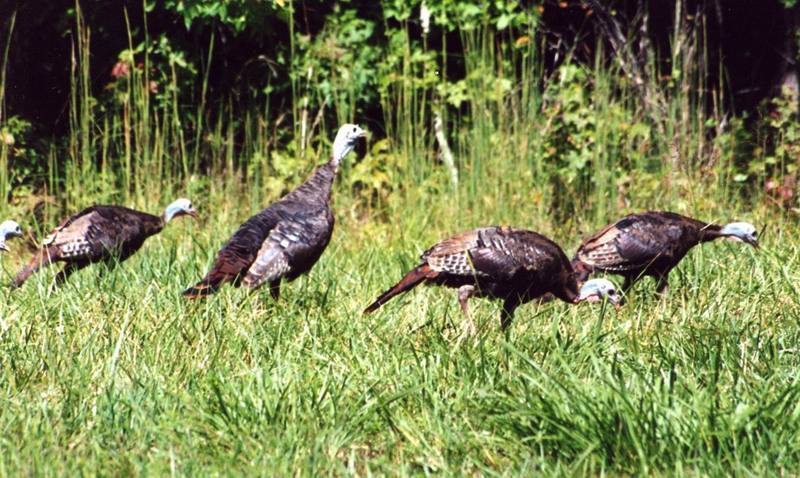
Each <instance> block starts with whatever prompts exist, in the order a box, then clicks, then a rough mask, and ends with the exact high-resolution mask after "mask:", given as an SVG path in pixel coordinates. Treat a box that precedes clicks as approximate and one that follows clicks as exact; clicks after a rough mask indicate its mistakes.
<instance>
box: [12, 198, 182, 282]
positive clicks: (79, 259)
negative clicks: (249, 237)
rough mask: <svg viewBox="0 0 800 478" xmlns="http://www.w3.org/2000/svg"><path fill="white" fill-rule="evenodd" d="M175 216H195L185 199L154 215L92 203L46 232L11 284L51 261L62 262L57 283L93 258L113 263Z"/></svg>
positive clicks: (136, 248) (129, 252) (23, 279)
mask: <svg viewBox="0 0 800 478" xmlns="http://www.w3.org/2000/svg"><path fill="white" fill-rule="evenodd" d="M179 216H192V217H197V213H196V212H195V210H194V208H193V207H192V202H191V201H189V200H188V199H178V200H176V201H175V202H173V203H171V204H170V205H169V206H167V208H166V209H165V211H164V215H163V216H154V215H152V214H147V213H145V212H140V211H134V210H133V209H128V208H126V207H122V206H92V207H89V208H86V209H84V210H83V211H81V212H79V213H78V214H75V215H74V216H71V217H69V218H67V219H65V220H64V221H63V222H62V223H61V224H60V225H59V226H58V227H56V228H55V230H54V231H53V233H52V234H50V235H49V236H47V237H46V238H45V239H44V241H43V244H42V248H41V249H40V250H39V251H38V252H37V253H35V254H34V256H33V258H31V260H30V261H29V262H28V264H27V265H26V266H25V267H23V268H22V270H20V271H19V273H18V274H17V276H16V277H15V278H14V282H13V284H12V286H14V287H20V286H21V285H22V284H23V283H24V282H25V281H26V280H28V278H29V277H30V276H31V275H32V274H33V273H35V272H36V271H38V270H39V269H41V268H42V267H46V266H49V265H50V264H52V263H54V262H64V263H65V264H66V265H65V266H64V268H63V269H61V270H60V271H59V272H58V274H57V275H56V285H61V284H63V283H64V281H65V280H67V278H69V276H70V275H72V274H73V273H75V272H77V271H79V270H81V269H83V268H84V267H86V266H88V265H89V264H92V263H95V262H101V261H103V262H106V263H107V264H108V265H109V266H113V265H114V264H115V263H116V262H123V261H125V260H126V259H127V258H129V257H130V256H132V255H133V254H134V253H135V252H136V251H138V250H139V248H140V247H142V244H144V241H145V240H146V239H147V238H148V237H150V236H152V235H154V234H157V233H159V232H161V230H162V229H163V228H164V226H165V225H166V224H167V223H168V222H170V221H171V220H172V219H174V218H176V217H179Z"/></svg>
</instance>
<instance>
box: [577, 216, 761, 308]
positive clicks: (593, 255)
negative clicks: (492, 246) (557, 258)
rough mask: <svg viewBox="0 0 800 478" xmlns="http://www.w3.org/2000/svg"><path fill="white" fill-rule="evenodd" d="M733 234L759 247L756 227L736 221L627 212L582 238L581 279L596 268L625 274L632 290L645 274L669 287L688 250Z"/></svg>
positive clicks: (663, 288) (663, 289) (660, 289)
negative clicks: (714, 220) (710, 220)
mask: <svg viewBox="0 0 800 478" xmlns="http://www.w3.org/2000/svg"><path fill="white" fill-rule="evenodd" d="M719 237H731V238H734V239H737V240H740V241H743V242H745V243H747V244H750V245H751V246H754V247H758V240H757V239H756V228H755V227H754V226H753V225H752V224H749V223H744V222H734V223H731V224H728V225H726V226H720V225H719V224H713V223H706V222H702V221H698V220H697V219H692V218H690V217H685V216H681V215H679V214H675V213H672V212H663V211H648V212H644V213H641V214H631V215H629V216H625V217H624V218H622V219H620V220H619V221H617V222H615V223H614V224H610V225H608V226H606V227H605V228H604V229H602V230H601V231H600V232H598V233H597V234H595V235H593V236H592V237H590V238H589V239H586V240H585V241H584V242H583V244H581V246H580V248H579V249H578V252H577V253H576V254H575V258H574V259H573V262H572V265H573V267H574V268H575V270H576V271H578V280H585V279H586V278H587V277H588V276H589V275H590V274H591V273H592V272H594V271H603V272H610V273H614V274H619V275H622V276H623V277H624V278H625V282H624V284H623V285H622V290H623V291H627V290H628V289H630V287H631V286H632V285H633V284H634V283H635V282H636V281H637V280H638V279H639V278H640V277H642V276H651V277H653V278H655V280H656V284H657V285H656V291H657V292H659V293H665V292H666V291H667V290H668V287H669V281H668V277H667V276H668V275H669V272H670V271H671V270H672V269H673V268H674V267H675V266H676V265H678V263H679V262H680V261H681V259H683V257H684V256H685V255H686V253H687V252H689V250H690V249H691V248H693V247H694V246H696V245H697V244H699V243H701V242H708V241H713V240H714V239H717V238H719Z"/></svg>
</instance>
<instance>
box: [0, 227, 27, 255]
mask: <svg viewBox="0 0 800 478" xmlns="http://www.w3.org/2000/svg"><path fill="white" fill-rule="evenodd" d="M12 237H22V228H20V227H19V224H17V223H16V222H14V221H11V220H9V221H3V222H2V223H0V251H2V252H8V246H7V245H6V241H7V240H8V239H11V238H12Z"/></svg>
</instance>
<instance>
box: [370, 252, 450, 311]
mask: <svg viewBox="0 0 800 478" xmlns="http://www.w3.org/2000/svg"><path fill="white" fill-rule="evenodd" d="M436 275H437V274H436V272H435V271H433V270H431V268H430V267H429V266H428V264H422V265H421V266H417V267H415V268H413V269H411V270H410V271H409V272H408V273H407V274H406V275H405V276H404V277H403V278H402V279H400V282H398V283H397V284H395V285H394V286H392V288H390V289H389V290H387V291H386V292H384V293H383V294H381V295H380V296H378V298H377V299H375V302H373V303H372V304H370V305H369V306H368V307H367V308H366V309H364V314H370V313H372V312H375V311H376V310H378V308H380V306H382V305H383V304H385V303H387V302H389V300H391V298H392V297H394V296H396V295H399V294H402V293H403V292H408V291H409V290H411V289H413V288H414V287H416V286H418V285H419V284H420V283H421V282H423V281H424V280H425V279H432V278H434V277H436Z"/></svg>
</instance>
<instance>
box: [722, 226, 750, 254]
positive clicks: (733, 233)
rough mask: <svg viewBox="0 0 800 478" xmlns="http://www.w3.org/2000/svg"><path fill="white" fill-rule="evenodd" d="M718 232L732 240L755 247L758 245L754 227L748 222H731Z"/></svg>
mask: <svg viewBox="0 0 800 478" xmlns="http://www.w3.org/2000/svg"><path fill="white" fill-rule="evenodd" d="M719 233H720V235H722V236H727V237H730V238H731V239H733V240H736V241H742V242H745V243H747V244H750V245H751V246H753V247H756V248H757V247H758V237H757V233H756V227H755V226H754V225H752V224H750V223H749V222H732V223H730V224H726V225H725V226H724V227H723V228H722V229H721V230H720V231H719Z"/></svg>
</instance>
